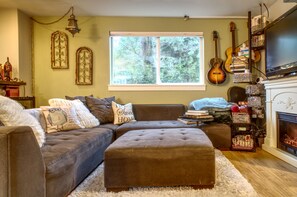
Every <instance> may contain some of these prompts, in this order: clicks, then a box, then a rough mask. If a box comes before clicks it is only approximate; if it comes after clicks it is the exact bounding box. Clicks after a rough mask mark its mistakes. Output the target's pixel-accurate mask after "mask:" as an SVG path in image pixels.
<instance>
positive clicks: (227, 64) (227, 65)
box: [224, 22, 240, 73]
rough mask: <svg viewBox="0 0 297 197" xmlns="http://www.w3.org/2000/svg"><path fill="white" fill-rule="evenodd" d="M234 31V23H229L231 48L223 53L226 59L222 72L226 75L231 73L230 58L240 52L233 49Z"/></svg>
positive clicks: (235, 48)
mask: <svg viewBox="0 0 297 197" xmlns="http://www.w3.org/2000/svg"><path fill="white" fill-rule="evenodd" d="M235 30H236V25H235V23H234V22H230V32H231V34H232V47H229V48H228V49H226V51H225V53H226V56H227V59H226V61H225V64H224V70H225V71H226V72H228V73H233V72H232V71H231V67H230V66H231V64H232V57H233V56H237V53H238V52H239V51H240V48H239V47H235Z"/></svg>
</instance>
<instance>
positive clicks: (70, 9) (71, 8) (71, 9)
mask: <svg viewBox="0 0 297 197" xmlns="http://www.w3.org/2000/svg"><path fill="white" fill-rule="evenodd" d="M70 11H72V13H73V7H70V8H69V10H68V11H67V12H66V13H65V14H64V15H63V16H62V17H61V18H59V19H58V20H55V21H53V22H49V23H43V22H39V21H37V20H36V19H34V18H32V17H31V19H32V20H33V21H34V22H36V23H39V24H41V25H51V24H54V23H57V22H59V21H60V20H62V19H63V18H64V17H65V16H66V15H67V14H69V12H70Z"/></svg>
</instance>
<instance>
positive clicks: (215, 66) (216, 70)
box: [207, 31, 226, 84]
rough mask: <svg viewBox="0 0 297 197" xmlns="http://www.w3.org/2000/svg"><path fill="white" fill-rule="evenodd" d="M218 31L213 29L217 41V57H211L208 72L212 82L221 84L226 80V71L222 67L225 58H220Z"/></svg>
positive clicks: (209, 79)
mask: <svg viewBox="0 0 297 197" xmlns="http://www.w3.org/2000/svg"><path fill="white" fill-rule="evenodd" d="M218 37H219V36H218V32H217V31H213V40H214V42H215V58H211V60H210V66H211V69H210V70H209V71H208V73H207V78H208V81H209V82H210V83H212V84H221V83H224V81H225V80H226V73H225V72H224V70H223V69H222V65H223V60H222V59H221V58H218Z"/></svg>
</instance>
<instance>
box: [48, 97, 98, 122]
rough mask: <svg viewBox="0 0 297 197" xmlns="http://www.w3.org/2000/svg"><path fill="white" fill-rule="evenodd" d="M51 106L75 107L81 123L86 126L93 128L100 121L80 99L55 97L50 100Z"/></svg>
mask: <svg viewBox="0 0 297 197" xmlns="http://www.w3.org/2000/svg"><path fill="white" fill-rule="evenodd" d="M48 103H49V105H50V106H51V107H73V108H74V109H75V111H76V114H77V116H78V118H79V121H80V123H81V125H82V126H83V127H85V128H92V127H96V126H98V125H99V124H100V123H99V121H98V119H97V118H96V117H95V116H94V115H93V114H91V112H90V111H89V110H88V108H86V106H85V105H84V104H83V103H82V102H81V101H80V100H78V99H75V100H72V101H71V100H66V99H61V98H53V99H49V101H48Z"/></svg>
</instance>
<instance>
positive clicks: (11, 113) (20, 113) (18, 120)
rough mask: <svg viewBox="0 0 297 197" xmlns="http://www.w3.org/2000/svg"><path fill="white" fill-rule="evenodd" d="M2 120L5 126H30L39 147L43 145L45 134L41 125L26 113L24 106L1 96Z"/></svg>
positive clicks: (0, 113) (0, 117) (0, 118)
mask: <svg viewBox="0 0 297 197" xmlns="http://www.w3.org/2000/svg"><path fill="white" fill-rule="evenodd" d="M0 120H1V122H2V123H3V124H4V125H5V126H30V127H31V128H32V130H33V133H34V135H35V137H36V139H37V142H38V144H39V146H40V147H41V146H42V145H43V143H44V141H45V134H44V130H43V129H42V127H41V125H40V123H39V122H38V121H37V119H36V118H34V117H33V116H31V115H30V114H29V113H27V112H25V111H24V109H23V106H21V104H19V103H18V102H17V101H15V100H12V99H10V98H8V97H4V96H0Z"/></svg>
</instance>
